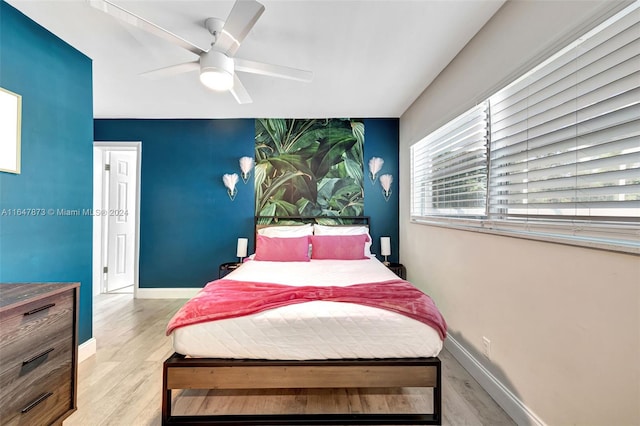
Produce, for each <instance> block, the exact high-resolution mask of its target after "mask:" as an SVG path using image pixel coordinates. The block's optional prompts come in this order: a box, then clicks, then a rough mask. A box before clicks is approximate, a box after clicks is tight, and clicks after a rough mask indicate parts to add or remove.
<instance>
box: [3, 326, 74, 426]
mask: <svg viewBox="0 0 640 426" xmlns="http://www.w3.org/2000/svg"><path fill="white" fill-rule="evenodd" d="M72 361H73V340H72V338H71V336H69V337H67V338H65V339H62V340H59V341H57V342H55V344H54V345H52V346H46V349H45V350H42V351H40V352H25V356H24V358H23V359H21V360H19V361H16V362H14V363H12V364H11V365H3V371H2V372H0V383H2V388H0V413H3V412H4V411H5V407H8V406H13V405H20V404H21V403H22V402H23V401H21V400H20V401H16V397H17V396H20V395H22V394H23V393H25V392H26V391H27V390H31V389H40V390H42V391H43V392H44V391H45V389H43V388H42V384H41V383H42V382H43V381H45V380H48V379H49V378H51V377H54V376H55V377H57V376H59V375H60V374H63V373H67V372H69V373H68V374H69V375H68V377H67V379H68V380H71V379H72V377H71V373H70V371H71V367H72ZM0 418H2V416H0Z"/></svg>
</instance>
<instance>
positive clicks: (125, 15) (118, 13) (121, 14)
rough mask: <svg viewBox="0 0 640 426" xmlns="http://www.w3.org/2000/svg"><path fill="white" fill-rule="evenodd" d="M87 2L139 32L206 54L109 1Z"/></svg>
mask: <svg viewBox="0 0 640 426" xmlns="http://www.w3.org/2000/svg"><path fill="white" fill-rule="evenodd" d="M88 2H89V4H90V5H91V6H93V7H94V8H96V9H98V10H101V11H103V12H105V13H107V14H109V15H111V16H113V17H115V18H117V19H120V20H121V21H124V22H126V23H128V24H130V25H133V26H134V27H138V28H140V29H141V30H144V31H147V32H148V33H151V34H153V35H155V36H157V37H160V38H163V39H165V40H167V41H169V42H170V43H173V44H176V45H178V46H180V47H182V48H183V49H187V50H188V51H190V52H193V53H195V54H196V55H200V54H202V53H204V52H206V50H204V49H202V48H200V47H198V46H196V45H195V44H193V43H191V42H190V41H187V40H185V39H183V38H182V37H180V36H179V35H176V34H174V33H172V32H170V31H167V30H165V29H164V28H162V27H159V26H158V25H156V24H154V23H153V22H149V21H147V20H146V19H144V18H142V17H140V16H138V15H136V14H134V13H132V12H129V11H128V10H126V9H123V8H122V7H120V6H118V5H116V4H114V3H112V2H111V1H109V0H88Z"/></svg>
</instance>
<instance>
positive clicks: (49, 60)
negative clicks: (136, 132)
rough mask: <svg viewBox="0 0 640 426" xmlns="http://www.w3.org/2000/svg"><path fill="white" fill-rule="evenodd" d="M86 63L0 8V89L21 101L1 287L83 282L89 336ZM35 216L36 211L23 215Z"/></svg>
mask: <svg viewBox="0 0 640 426" xmlns="http://www.w3.org/2000/svg"><path fill="white" fill-rule="evenodd" d="M91 67H92V65H91V60H90V59H89V58H87V57H86V56H84V55H83V54H81V53H80V52H78V51H77V50H75V49H74V48H72V47H71V46H69V45H68V44H66V43H65V42H63V41H62V40H60V39H59V38H57V37H56V36H54V35H53V34H51V33H50V32H48V31H47V30H45V29H44V28H42V27H40V26H39V25H38V24H36V23H35V22H33V21H31V20H30V19H29V18H27V17H26V16H24V15H23V14H22V13H20V12H19V11H18V10H16V9H14V8H13V7H12V6H10V5H8V4H7V3H5V2H3V1H0V86H2V87H3V88H5V89H7V90H10V91H12V92H15V93H17V94H19V95H22V144H21V148H22V149H21V151H22V156H21V157H22V161H21V173H20V174H11V173H4V172H0V282H40V281H53V282H59V281H76V282H80V283H81V285H80V311H79V341H80V342H84V341H86V340H88V339H90V338H91V336H92V329H91V327H92V300H91V293H92V292H91V249H92V219H91V217H90V216H86V217H83V216H65V215H63V214H62V213H60V212H59V211H58V210H75V209H89V208H91V206H92V155H93V151H92V140H93V127H92V126H93V97H92V81H91V72H92V71H91ZM27 209H33V210H27Z"/></svg>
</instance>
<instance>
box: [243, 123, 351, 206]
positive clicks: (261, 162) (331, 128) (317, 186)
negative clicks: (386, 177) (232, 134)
mask: <svg viewBox="0 0 640 426" xmlns="http://www.w3.org/2000/svg"><path fill="white" fill-rule="evenodd" d="M255 151H256V152H255V156H256V158H255V159H256V166H255V188H256V189H255V191H256V215H260V216H278V217H286V216H362V215H363V213H364V186H363V184H364V172H363V152H364V123H363V122H362V121H361V120H352V119H313V120H297V119H273V118H264V119H257V120H256V146H255Z"/></svg>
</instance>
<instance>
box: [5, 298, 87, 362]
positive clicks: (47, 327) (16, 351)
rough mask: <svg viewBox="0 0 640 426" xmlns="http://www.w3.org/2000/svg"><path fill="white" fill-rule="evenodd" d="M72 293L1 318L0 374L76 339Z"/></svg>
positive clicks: (49, 299) (23, 308) (24, 307)
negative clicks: (62, 341) (58, 344)
mask: <svg viewBox="0 0 640 426" xmlns="http://www.w3.org/2000/svg"><path fill="white" fill-rule="evenodd" d="M74 303H75V300H74V297H73V293H72V292H71V291H68V292H64V293H60V294H57V295H54V296H51V297H48V298H43V299H41V300H38V301H36V302H31V303H25V304H24V305H22V306H19V307H17V308H14V309H11V310H8V311H5V312H3V313H2V315H1V316H0V374H1V373H2V372H4V371H5V370H6V369H10V368H13V367H14V366H15V365H16V363H22V361H24V360H25V359H28V358H29V357H32V356H35V355H37V354H39V353H41V352H42V351H45V350H47V349H49V348H51V347H53V346H54V345H55V344H56V342H58V341H60V340H64V339H67V338H71V337H72V336H73V318H74V311H73V309H74Z"/></svg>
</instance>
